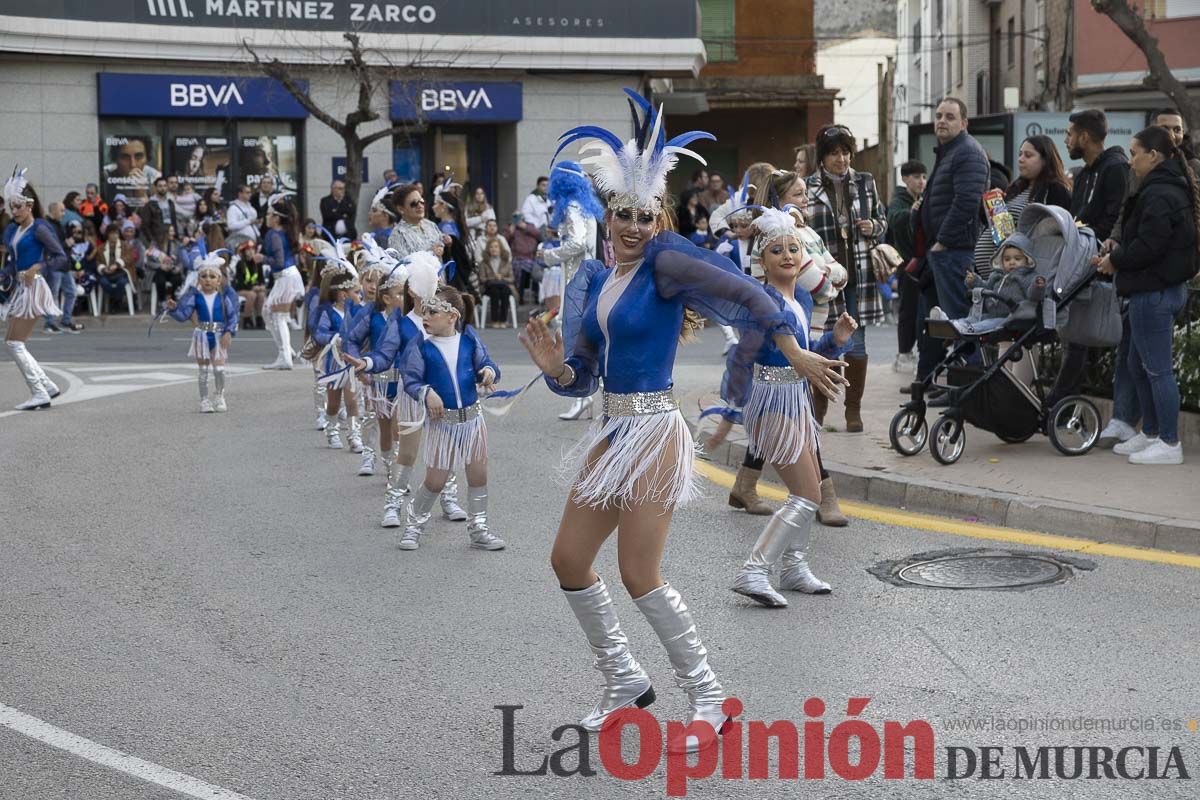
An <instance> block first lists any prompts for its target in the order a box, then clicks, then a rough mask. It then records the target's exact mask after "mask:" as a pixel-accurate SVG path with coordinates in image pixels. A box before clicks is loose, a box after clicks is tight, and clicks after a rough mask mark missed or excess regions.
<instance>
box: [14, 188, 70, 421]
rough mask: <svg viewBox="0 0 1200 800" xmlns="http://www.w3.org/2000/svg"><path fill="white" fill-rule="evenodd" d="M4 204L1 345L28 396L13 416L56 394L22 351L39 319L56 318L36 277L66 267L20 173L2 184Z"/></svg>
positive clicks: (43, 405)
mask: <svg viewBox="0 0 1200 800" xmlns="http://www.w3.org/2000/svg"><path fill="white" fill-rule="evenodd" d="M4 204H5V206H6V207H7V208H8V213H9V214H10V215H11V216H12V222H10V223H9V224H8V226H7V227H6V228H5V229H4V247H5V252H6V253H7V254H8V255H7V259H8V263H7V264H6V265H5V269H4V279H3V283H5V284H7V283H9V282H10V280H11V289H10V296H9V301H8V304H7V305H6V306H0V319H3V318H7V319H8V329H7V331H6V332H5V334H4V344H5V345H6V346H7V347H8V352H9V353H11V354H12V359H13V361H15V362H17V368H18V369H20V370H21V377H23V378H24V379H25V384H26V385H27V386H28V387H29V393H30V394H31V395H32V397H30V398H29V399H28V400H26V401H25V402H23V403H20V404H18V405H17V407H16V408H17V410H18V411H34V410H36V409H39V408H49V407H50V401H51V400H52V399H53V398H55V397H58V396H59V394H61V392H60V391H59V388H58V387H57V386H55V385H54V382H53V381H52V380H50V379H49V378H48V377H46V373H45V372H43V371H42V368H41V365H39V364H38V362H37V359H35V358H34V357H33V355H32V354H31V353H30V352H29V350H27V349H26V347H25V342H26V341H27V340H28V339H29V334H30V333H32V332H33V328H34V325H35V324H36V323H37V321H38V320H39V319H41V318H42V317H44V316H46V315H47V314H49V315H51V316H58V315H59V314H61V313H62V311H61V310H60V309H59V307H58V304H57V303H55V302H54V296H53V295H52V294H51V293H50V286H49V285H48V284H47V283H46V279H45V278H44V277H42V272H43V271H44V270H62V269H66V266H67V254H66V252H65V251H64V250H63V246H62V242H60V241H59V239H58V234H57V233H55V232H54V229H53V228H51V227H50V224H49V223H48V222H46V221H45V220H44V219H42V204H41V203H40V202H39V201H38V196H37V193H36V192H34V191H33V187H32V186H30V185H29V183H28V181H27V180H26V179H25V170H23V169H22V170H13V174H12V177H10V178H9V179H8V182H7V183H5V184H4Z"/></svg>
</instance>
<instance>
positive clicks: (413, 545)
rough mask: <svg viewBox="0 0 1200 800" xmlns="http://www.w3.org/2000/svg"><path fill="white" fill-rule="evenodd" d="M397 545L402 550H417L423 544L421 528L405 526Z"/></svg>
mask: <svg viewBox="0 0 1200 800" xmlns="http://www.w3.org/2000/svg"><path fill="white" fill-rule="evenodd" d="M396 546H397V547H399V548H400V549H401V550H416V549H417V548H418V547H420V546H421V529H420V528H414V527H412V526H409V527H407V528H405V529H404V533H403V534H401V535H400V541H399V543H398V544H397V545H396Z"/></svg>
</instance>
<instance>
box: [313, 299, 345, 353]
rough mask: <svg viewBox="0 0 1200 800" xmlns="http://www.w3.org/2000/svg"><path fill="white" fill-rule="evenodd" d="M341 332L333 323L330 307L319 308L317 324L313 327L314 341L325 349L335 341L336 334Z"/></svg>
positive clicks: (322, 306)
mask: <svg viewBox="0 0 1200 800" xmlns="http://www.w3.org/2000/svg"><path fill="white" fill-rule="evenodd" d="M338 332H339V326H337V325H335V324H334V322H333V314H332V313H331V312H330V310H329V307H328V306H326V305H321V306H318V307H317V324H316V325H315V326H313V336H312V338H313V341H314V342H316V343H317V344H319V345H321V347H324V346H325V345H327V344H329V343H330V342H331V341H333V337H334V335H335V334H337V333H338Z"/></svg>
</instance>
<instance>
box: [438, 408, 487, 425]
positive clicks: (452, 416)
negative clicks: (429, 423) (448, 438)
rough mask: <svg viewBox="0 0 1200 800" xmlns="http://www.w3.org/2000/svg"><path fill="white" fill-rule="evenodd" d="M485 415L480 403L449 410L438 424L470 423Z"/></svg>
mask: <svg viewBox="0 0 1200 800" xmlns="http://www.w3.org/2000/svg"><path fill="white" fill-rule="evenodd" d="M481 413H483V408H482V407H481V406H480V405H479V403H475V404H473V405H469V406H467V407H466V408H447V409H446V410H445V416H443V417H442V418H441V419H440V420H438V422H449V423H450V424H451V425H458V424H460V423H463V422H470V421H471V420H473V419H475V418H476V417H478V416H479V415H480V414H481Z"/></svg>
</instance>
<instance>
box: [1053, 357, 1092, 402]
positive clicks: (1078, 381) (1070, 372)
mask: <svg viewBox="0 0 1200 800" xmlns="http://www.w3.org/2000/svg"><path fill="white" fill-rule="evenodd" d="M1087 365H1088V349H1087V347H1086V346H1084V345H1082V344H1071V343H1070V342H1066V343H1064V344H1063V351H1062V363H1061V364H1060V365H1059V367H1058V377H1057V378H1055V379H1054V386H1053V387H1051V389H1050V392H1049V393H1048V394H1047V395H1046V408H1047V409H1049V408H1050V407H1052V406H1053V405H1054V404H1055V403H1057V402H1058V401H1059V400H1062V399H1063V398H1064V397H1066V396H1067V395H1072V394H1079V390H1080V388H1081V387H1082V386H1083V376H1084V373H1086V372H1087Z"/></svg>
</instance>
